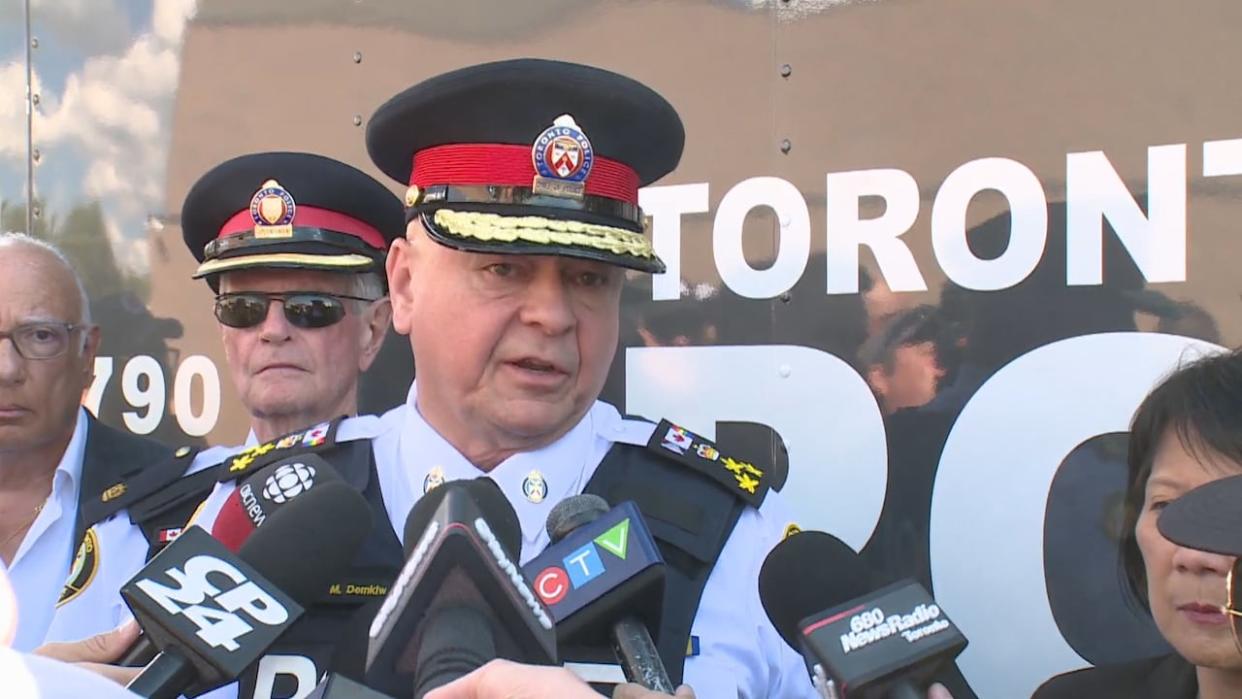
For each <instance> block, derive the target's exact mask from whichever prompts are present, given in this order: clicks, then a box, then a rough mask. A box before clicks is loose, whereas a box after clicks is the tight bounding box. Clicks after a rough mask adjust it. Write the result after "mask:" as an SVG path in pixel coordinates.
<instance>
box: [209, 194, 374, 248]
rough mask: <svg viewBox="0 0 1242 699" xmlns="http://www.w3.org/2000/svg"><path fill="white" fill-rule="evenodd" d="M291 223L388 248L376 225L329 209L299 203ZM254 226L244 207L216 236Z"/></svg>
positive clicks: (296, 226)
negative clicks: (349, 236)
mask: <svg viewBox="0 0 1242 699" xmlns="http://www.w3.org/2000/svg"><path fill="white" fill-rule="evenodd" d="M290 225H292V226H293V227H294V228H299V227H301V228H323V229H325V230H329V231H335V232H337V233H344V234H346V235H353V236H357V237H358V238H361V239H362V242H364V243H366V244H367V245H370V246H371V247H373V248H376V249H377V250H386V249H387V248H388V245H387V244H386V243H385V242H384V236H383V234H382V233H380V232H379V229H378V228H376V227H375V226H372V225H370V224H368V223H366V222H365V221H360V220H358V219H356V218H354V217H353V216H346V215H345V214H342V213H339V212H336V211H330V210H328V209H320V208H317V207H314V206H306V205H305V204H298V205H297V209H295V210H294V212H293V222H292V223H291V224H290ZM253 228H254V219H253V218H251V216H250V209H242V210H241V211H238V212H237V213H235V214H233V216H232V217H231V218H229V220H227V221H225V222H224V225H223V226H221V227H220V234H219V235H217V236H216V237H217V238H223V237H225V236H230V235H235V234H237V233H243V232H245V231H249V230H252V229H253Z"/></svg>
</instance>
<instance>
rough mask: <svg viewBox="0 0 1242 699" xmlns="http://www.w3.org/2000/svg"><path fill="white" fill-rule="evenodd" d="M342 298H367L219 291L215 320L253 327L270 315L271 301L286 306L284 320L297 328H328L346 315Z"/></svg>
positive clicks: (232, 324) (295, 293) (340, 295)
mask: <svg viewBox="0 0 1242 699" xmlns="http://www.w3.org/2000/svg"><path fill="white" fill-rule="evenodd" d="M341 299H349V300H350V301H366V302H368V303H370V302H373V301H376V300H377V299H364V298H361V297H359V296H346V295H345V294H325V293H321V292H317V291H291V292H287V293H283V294H269V293H266V292H262V291H246V292H240V293H236V294H220V295H219V296H217V297H216V320H219V321H220V322H221V323H223V324H225V325H227V326H229V327H230V328H253V327H255V326H256V325H259V324H260V323H262V322H263V321H264V319H266V318H267V309H268V308H270V307H271V304H272V301H280V303H281V305H282V306H283V307H284V309H285V320H287V321H289V324H290V325H292V326H294V327H298V328H326V327H328V326H329V325H334V324H336V323H339V322H340V321H341V319H342V318H344V317H345V304H344V303H343V302H342V300H341Z"/></svg>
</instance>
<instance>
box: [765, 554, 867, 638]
mask: <svg viewBox="0 0 1242 699" xmlns="http://www.w3.org/2000/svg"><path fill="white" fill-rule="evenodd" d="M872 578H873V575H872V573H871V570H870V569H869V568H868V567H867V565H866V564H865V563H864V562H863V561H862V559H861V558H859V556H858V554H857V553H855V552H854V549H851V548H850V547H849V546H848V545H847V544H846V543H845V542H843V541H841V540H840V539H838V538H837V537H835V536H832V535H831V534H826V533H824V532H818V531H804V532H801V533H799V534H794V535H793V536H791V537H789V538H787V539H785V540H784V541H782V542H781V543H779V544H777V545H776V546H775V547H774V548H773V549H772V550H771V551H770V552H768V556H767V558H765V559H764V561H763V567H762V568H761V569H760V570H759V599H760V601H761V602H763V610H764V611H765V612H767V614H768V619H770V620H771V621H772V625H773V626H775V627H776V630H777V631H778V632H779V633H780V635H781V638H783V639H785V643H788V644H789V646H790V647H792V648H798V647H799V643H798V636H799V635H800V634H799V631H798V622H799V621H801V620H803V619H805V618H806V617H808V616H811V615H812V614H816V613H818V612H822V611H824V610H825V609H830V608H832V607H835V606H837V605H839V604H842V603H844V602H848V601H849V600H852V599H854V598H857V597H862V596H863V595H865V594H867V593H869V592H871V591H872V589H873V588H874V587H875V586H874V584H873V582H874V581H873V579H872Z"/></svg>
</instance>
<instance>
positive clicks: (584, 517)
mask: <svg viewBox="0 0 1242 699" xmlns="http://www.w3.org/2000/svg"><path fill="white" fill-rule="evenodd" d="M609 509H610V508H609V507H608V501H607V500H605V499H603V498H601V497H600V496H598V495H591V494H590V493H583V494H582V495H574V496H572V497H568V498H565V499H564V500H561V501H560V502H558V503H556V506H555V507H553V508H552V511H551V512H549V513H548V522H547V529H548V536H549V537H551V539H552V543H554V544H555V543H556V542H558V541H560V540H561V539H564V538H565V537H566V536H567V535H568V534H569V533H570V532H572V531H573V530H575V529H577V528H578V527H581V526H582V525H584V524H590V523H591V522H594V521H595V520H597V519H599V518H600V517H601V516H603V515H604V513H606V512H608V510H609Z"/></svg>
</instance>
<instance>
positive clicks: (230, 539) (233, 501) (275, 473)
mask: <svg viewBox="0 0 1242 699" xmlns="http://www.w3.org/2000/svg"><path fill="white" fill-rule="evenodd" d="M340 480H341V476H340V474H339V473H337V471H336V469H335V468H333V467H332V465H331V464H329V463H328V462H327V461H324V460H323V458H322V457H320V456H317V455H315V454H301V455H298V456H291V457H289V458H287V459H282V460H280V461H277V462H275V463H273V464H270V465H268V466H265V467H263V468H262V469H260V470H258V471H256V472H255V473H253V474H251V475H250V477H249V478H247V479H246V480H244V481H243V482H242V483H241V484H240V485H239V486H238V487H237V488H235V489H234V490H233V492H231V493H229V495H228V498H227V499H225V501H224V504H223V505H221V507H220V512H219V513H218V514H217V515H216V520H215V523H214V524H213V525H212V527H211V535H212V536H213V537H215V539H216V540H217V541H219V542H220V543H222V544H224V545H225V547H226V548H228V550H230V551H232V552H233V553H237V551H239V550H240V549H241V547H242V544H243V543H244V542H245V541H246V539H247V538H249V537H250V535H251V534H253V533H254V530H255V528H257V527H258V526H259V525H261V524H263V522H264V521H266V519H267V517H268V516H269V515H271V514H272V513H273V512H275V511H276V510H279V509H280V508H282V507H284V506H286V505H288V504H289V503H290V502H292V501H293V500H294V499H295V498H297V497H298V496H299V495H301V494H302V493H305V492H307V491H309V490H310V489H311V488H313V487H315V486H316V485H318V484H322V483H330V482H333V481H340ZM158 652H159V649H158V648H156V647H155V644H154V643H152V642H151V639H150V638H148V637H147V635H146V634H145V633H143V634H139V636H138V638H137V640H135V641H134V642H133V643H132V644H130V646H129V648H128V649H127V650H126V651H125V654H124V655H122V656H121V659H120V660H118V661H117V663H118V664H119V665H123V666H125V667H140V666H144V665H147V664H148V663H150V662H151V661H152V660H154V659H155V655H156V653H158Z"/></svg>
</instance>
